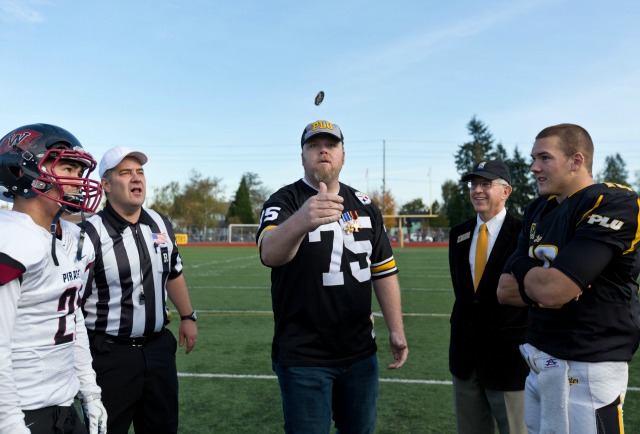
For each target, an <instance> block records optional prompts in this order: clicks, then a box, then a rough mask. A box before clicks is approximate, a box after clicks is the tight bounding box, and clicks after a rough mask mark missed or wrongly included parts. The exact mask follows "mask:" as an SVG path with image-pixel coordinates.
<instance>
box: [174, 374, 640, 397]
mask: <svg viewBox="0 0 640 434" xmlns="http://www.w3.org/2000/svg"><path fill="white" fill-rule="evenodd" d="M178 377H192V378H240V379H248V380H277V379H278V377H276V376H275V375H249V374H196V373H193V372H178ZM378 380H379V381H380V382H381V383H404V384H429V385H438V386H451V385H452V383H451V381H449V380H411V379H403V378H379V379H378ZM627 390H630V391H633V392H638V391H640V387H627Z"/></svg>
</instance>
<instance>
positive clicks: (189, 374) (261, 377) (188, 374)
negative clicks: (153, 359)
mask: <svg viewBox="0 0 640 434" xmlns="http://www.w3.org/2000/svg"><path fill="white" fill-rule="evenodd" d="M178 377H195V378H240V379H249V380H276V379H277V378H278V377H276V376H275V375H244V374H195V373H192V372H179V373H178ZM380 382H382V383H409V384H442V385H448V386H450V385H451V381H441V380H405V379H399V378H398V379H396V378H380Z"/></svg>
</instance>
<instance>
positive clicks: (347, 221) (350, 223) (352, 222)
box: [342, 211, 362, 235]
mask: <svg viewBox="0 0 640 434" xmlns="http://www.w3.org/2000/svg"><path fill="white" fill-rule="evenodd" d="M342 221H344V232H345V233H346V234H347V235H351V234H352V233H354V232H360V228H361V227H362V226H361V225H360V223H358V213H357V212H356V211H347V212H344V213H342Z"/></svg>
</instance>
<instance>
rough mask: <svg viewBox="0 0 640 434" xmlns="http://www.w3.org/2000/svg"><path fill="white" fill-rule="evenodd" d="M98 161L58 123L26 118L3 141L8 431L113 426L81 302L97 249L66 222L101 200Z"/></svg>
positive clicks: (0, 425) (1, 395) (0, 266)
mask: <svg viewBox="0 0 640 434" xmlns="http://www.w3.org/2000/svg"><path fill="white" fill-rule="evenodd" d="M95 166H96V162H95V160H94V159H93V158H92V157H91V155H90V154H89V153H87V152H86V151H85V150H84V149H83V147H82V145H81V144H80V142H79V141H78V140H77V139H76V138H75V137H74V136H73V135H72V134H70V133H69V132H68V131H66V130H64V129H62V128H59V127H56V126H53V125H46V124H34V125H26V126H24V127H20V128H17V129H15V130H13V131H11V132H10V133H9V134H7V135H6V136H4V137H3V138H2V140H1V141H0V186H2V187H4V189H5V190H4V191H3V192H2V193H0V194H2V199H4V200H7V201H9V202H13V210H1V211H0V227H2V232H3V234H2V237H1V238H0V434H54V433H56V434H57V433H72V434H81V433H86V432H87V431H89V432H90V433H91V434H102V433H106V426H107V414H106V411H105V409H104V407H103V405H102V402H101V399H100V398H101V395H100V394H101V391H100V388H99V387H98V386H97V384H96V379H95V373H94V371H93V369H92V367H91V354H90V352H89V346H88V339H87V332H86V328H85V326H84V319H83V315H82V312H81V311H80V308H79V306H78V301H79V300H80V292H81V290H82V288H83V284H84V278H85V274H86V273H87V272H88V270H89V268H90V266H91V265H92V262H93V259H94V253H93V250H92V249H91V248H86V249H85V248H83V242H82V241H83V236H84V234H83V233H82V231H81V229H80V228H79V227H78V226H77V225H75V224H73V223H71V222H68V221H66V220H60V216H61V215H62V214H63V213H65V212H71V213H75V212H80V213H82V212H84V211H88V212H93V211H95V209H96V208H97V207H98V205H99V204H100V199H101V197H102V191H101V188H100V184H99V183H98V182H97V181H94V180H91V179H89V174H90V173H91V172H92V171H93V169H95ZM82 218H83V219H84V215H83V216H82ZM87 247H90V245H89V243H87ZM76 396H77V397H78V398H79V399H80V400H81V402H82V408H83V412H84V415H85V420H86V421H87V425H88V426H87V427H85V425H83V424H82V423H81V421H80V420H79V418H78V415H77V413H76V411H75V409H74V407H73V405H72V404H73V401H74V398H75V397H76Z"/></svg>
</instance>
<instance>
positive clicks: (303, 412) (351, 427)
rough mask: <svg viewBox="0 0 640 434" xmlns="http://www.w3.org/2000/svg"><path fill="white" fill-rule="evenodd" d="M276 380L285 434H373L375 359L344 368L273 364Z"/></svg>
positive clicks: (367, 359)
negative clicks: (333, 425)
mask: <svg viewBox="0 0 640 434" xmlns="http://www.w3.org/2000/svg"><path fill="white" fill-rule="evenodd" d="M273 370H274V371H275V373H276V375H277V376H278V382H279V383H280V393H281V395H282V410H283V412H284V430H285V432H286V433H288V434H290V433H304V434H316V433H317V434H327V433H328V432H329V431H330V430H331V418H332V416H333V420H334V421H335V424H336V433H340V434H356V433H358V434H360V433H363V434H364V433H368V434H370V433H373V430H374V428H375V426H376V418H377V415H378V410H377V406H378V358H377V356H376V355H375V354H374V355H373V356H371V357H369V358H366V359H364V360H360V361H358V362H355V363H352V364H350V365H344V366H338V367H335V366H332V367H296V366H294V367H292V366H282V365H280V364H278V363H274V364H273Z"/></svg>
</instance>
